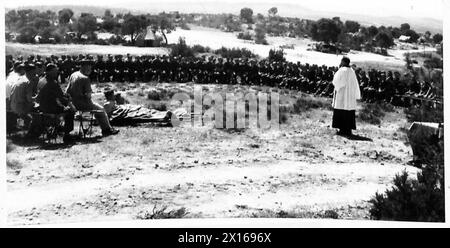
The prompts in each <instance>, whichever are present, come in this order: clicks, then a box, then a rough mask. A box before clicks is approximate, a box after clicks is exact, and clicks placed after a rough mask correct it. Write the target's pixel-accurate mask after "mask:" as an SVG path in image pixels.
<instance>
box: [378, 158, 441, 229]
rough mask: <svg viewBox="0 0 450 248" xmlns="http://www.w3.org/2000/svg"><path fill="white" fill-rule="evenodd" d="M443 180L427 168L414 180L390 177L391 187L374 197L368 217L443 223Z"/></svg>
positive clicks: (404, 177)
mask: <svg viewBox="0 0 450 248" xmlns="http://www.w3.org/2000/svg"><path fill="white" fill-rule="evenodd" d="M444 200H445V197H444V178H443V177H442V176H441V175H440V173H439V172H438V169H437V168H435V167H432V166H428V167H426V168H425V169H424V171H423V172H422V173H419V174H418V179H417V180H413V179H409V178H408V174H407V173H406V172H404V173H403V174H402V175H397V176H396V177H395V178H394V187H393V188H392V189H391V190H387V191H386V192H385V194H378V193H377V194H376V195H375V197H374V198H372V199H371V200H370V201H369V202H370V203H371V204H373V206H372V208H371V209H370V215H371V217H372V218H373V219H376V220H398V221H426V222H444V221H445V215H444V214H445V208H444Z"/></svg>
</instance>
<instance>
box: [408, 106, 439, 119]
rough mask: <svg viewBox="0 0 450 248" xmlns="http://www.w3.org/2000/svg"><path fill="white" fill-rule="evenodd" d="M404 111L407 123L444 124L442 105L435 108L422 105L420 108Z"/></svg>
mask: <svg viewBox="0 0 450 248" xmlns="http://www.w3.org/2000/svg"><path fill="white" fill-rule="evenodd" d="M404 111H405V114H406V118H407V119H408V121H409V122H414V121H419V122H444V110H443V105H442V104H437V105H436V107H434V106H431V105H429V104H423V105H421V106H420V107H409V108H406V109H405V110H404Z"/></svg>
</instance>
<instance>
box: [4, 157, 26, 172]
mask: <svg viewBox="0 0 450 248" xmlns="http://www.w3.org/2000/svg"><path fill="white" fill-rule="evenodd" d="M22 167H23V166H22V164H21V163H20V161H18V160H16V159H11V158H6V168H8V169H12V170H17V169H20V168H22Z"/></svg>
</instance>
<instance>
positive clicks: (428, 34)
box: [424, 31, 431, 42]
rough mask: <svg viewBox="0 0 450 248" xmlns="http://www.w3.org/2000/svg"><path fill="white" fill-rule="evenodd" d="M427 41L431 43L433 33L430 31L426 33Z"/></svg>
mask: <svg viewBox="0 0 450 248" xmlns="http://www.w3.org/2000/svg"><path fill="white" fill-rule="evenodd" d="M424 37H425V39H426V40H427V41H428V42H429V41H430V40H431V32H430V31H426V32H425V34H424Z"/></svg>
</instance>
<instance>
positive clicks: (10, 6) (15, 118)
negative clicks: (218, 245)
mask: <svg viewBox="0 0 450 248" xmlns="http://www.w3.org/2000/svg"><path fill="white" fill-rule="evenodd" d="M448 5H449V2H447V1H444V0H396V1H390V0H377V1H373V0H368V1H366V0H363V1H361V0H358V1H357V0H341V1H332V0H304V1H296V0H282V1H274V0H258V1H254V0H242V1H238V0H229V1H226V0H184V1H183V0H167V1H158V0H150V1H144V0H130V1H123V0H108V1H102V0H99V1H88V0H77V1H57V0H42V1H31V0H6V1H3V3H2V11H4V12H2V14H1V15H2V18H4V19H1V20H2V23H1V24H0V25H1V26H0V27H1V29H2V31H3V30H4V42H2V44H4V48H2V50H3V51H4V54H2V60H3V59H4V64H3V62H2V66H4V67H5V71H4V72H5V74H3V72H2V74H1V75H2V79H1V80H2V82H3V84H4V86H2V87H1V90H0V92H1V96H2V97H4V98H5V100H2V103H1V104H2V105H0V107H1V111H2V120H1V129H2V132H3V135H2V137H4V140H3V141H1V143H2V145H4V146H5V147H4V148H3V149H4V150H3V151H2V152H5V153H4V154H5V156H3V155H2V157H4V160H3V158H2V162H3V163H5V165H6V166H2V167H3V168H2V170H1V171H0V174H2V176H1V177H0V179H1V181H2V183H1V184H0V185H2V186H3V185H4V188H5V190H4V194H5V195H4V196H2V197H1V199H2V200H1V201H2V202H3V203H2V206H1V208H2V211H3V212H4V215H3V217H2V218H4V224H5V226H8V227H35V226H37V227H40V226H71V225H77V226H92V225H94V226H95V225H96V224H99V223H102V225H104V226H108V227H110V226H114V227H116V226H117V227H120V226H121V225H122V224H123V223H127V226H133V225H134V223H136V225H137V223H139V224H142V223H144V225H148V226H152V227H160V226H164V227H171V226H173V225H175V226H176V225H177V223H184V224H183V225H184V226H191V227H201V226H203V225H204V224H205V223H209V224H208V225H216V226H220V223H227V225H229V226H230V225H232V226H235V227H239V226H240V224H239V223H241V224H245V225H247V226H248V225H250V226H252V224H251V223H264V224H257V225H256V227H273V226H274V225H275V226H281V227H298V226H299V225H300V226H302V227H308V226H309V223H311V225H316V226H317V225H320V226H327V225H330V226H338V227H345V226H346V224H347V223H348V224H349V225H353V226H354V225H357V226H371V225H377V223H379V225H383V226H391V225H394V226H395V225H401V224H402V223H403V224H405V223H406V224H405V225H406V226H408V225H416V224H420V223H426V224H432V225H434V224H436V225H438V226H439V225H446V218H445V213H446V211H445V210H446V207H448V206H447V205H448V204H446V197H445V191H446V190H447V191H448V189H449V188H448V184H447V185H446V183H445V181H446V177H444V127H445V124H444V100H443V98H444V74H445V75H446V76H448V74H446V73H448V71H447V70H448V69H449V68H448V65H447V63H444V57H443V53H444V40H445V41H447V40H446V39H445V38H444V36H446V35H448V33H447V32H448V31H449V29H445V28H444V27H445V25H444V24H445V23H444V22H445V20H444V19H445V15H446V14H445V13H446V11H448V8H449V6H448ZM447 14H448V12H447ZM444 30H445V32H444ZM444 33H445V34H444ZM2 39H3V38H2ZM446 45H447V44H446ZM3 51H2V53H3ZM444 68H446V70H444ZM444 72H445V73H444ZM3 92H4V95H3ZM3 104H4V105H3ZM3 111H4V112H3ZM447 203H448V202H447ZM258 221H263V222H258ZM202 223H203V224H202ZM249 223H250V224H249ZM277 223H281V224H277ZM282 223H284V224H282ZM312 223H314V224H312ZM380 223H381V224H380Z"/></svg>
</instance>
